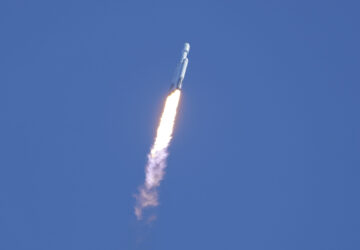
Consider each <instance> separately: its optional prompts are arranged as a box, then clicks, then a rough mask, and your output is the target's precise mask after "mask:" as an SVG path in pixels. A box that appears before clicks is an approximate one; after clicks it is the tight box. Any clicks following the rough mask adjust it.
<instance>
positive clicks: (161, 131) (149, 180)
mask: <svg viewBox="0 0 360 250" xmlns="http://www.w3.org/2000/svg"><path fill="white" fill-rule="evenodd" d="M180 94H181V91H180V90H179V89H175V90H174V91H173V92H171V93H170V94H169V96H168V97H167V99H166V102H165V106H164V110H163V113H162V115H161V119H160V124H159V126H158V128H157V132H156V137H155V142H154V144H153V146H152V148H151V150H150V153H149V155H148V162H147V164H146V168H145V175H146V176H145V183H144V184H143V185H142V186H140V187H139V193H138V194H136V195H135V197H136V205H135V215H136V217H137V219H138V220H140V219H142V214H143V210H144V209H145V208H147V207H156V206H157V205H158V204H159V202H158V190H157V187H158V186H159V185H160V182H161V180H162V179H163V178H164V174H165V168H166V159H167V156H168V147H169V144H170V141H171V138H172V133H173V129H174V123H175V118H176V112H177V107H178V104H179V100H180Z"/></svg>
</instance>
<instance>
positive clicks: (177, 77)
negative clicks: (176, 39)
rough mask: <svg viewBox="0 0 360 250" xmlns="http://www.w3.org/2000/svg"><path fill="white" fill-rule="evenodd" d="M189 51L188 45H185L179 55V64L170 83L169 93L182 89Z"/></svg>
mask: <svg viewBox="0 0 360 250" xmlns="http://www.w3.org/2000/svg"><path fill="white" fill-rule="evenodd" d="M189 51H190V44H188V43H185V44H184V48H183V50H182V53H181V59H180V62H179V64H178V65H177V67H176V70H175V74H174V77H173V79H172V81H171V87H170V91H173V90H175V89H181V87H182V82H183V80H184V77H185V73H186V68H187V65H188V62H189V60H188V58H187V55H188V54H189Z"/></svg>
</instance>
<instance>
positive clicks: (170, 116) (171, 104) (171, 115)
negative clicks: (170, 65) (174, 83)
mask: <svg viewBox="0 0 360 250" xmlns="http://www.w3.org/2000/svg"><path fill="white" fill-rule="evenodd" d="M180 94H181V92H180V90H178V89H175V91H173V92H172V93H171V94H170V95H169V96H168V97H167V98H166V102H165V106H164V111H163V113H162V115H161V119H160V124H159V127H158V129H157V132H156V138H155V142H154V145H153V147H152V149H151V152H150V154H151V157H153V156H155V155H156V153H157V152H159V151H161V150H164V149H165V148H167V147H168V146H169V143H170V141H171V138H172V133H173V129H174V123H175V117H176V111H177V107H178V104H179V100H180Z"/></svg>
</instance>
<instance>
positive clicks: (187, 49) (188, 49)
mask: <svg viewBox="0 0 360 250" xmlns="http://www.w3.org/2000/svg"><path fill="white" fill-rule="evenodd" d="M184 50H185V51H186V52H188V53H189V51H190V44H189V43H185V44H184Z"/></svg>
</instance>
